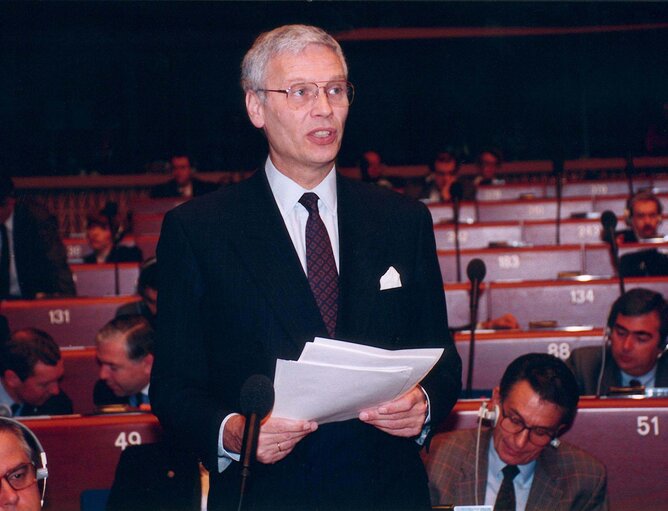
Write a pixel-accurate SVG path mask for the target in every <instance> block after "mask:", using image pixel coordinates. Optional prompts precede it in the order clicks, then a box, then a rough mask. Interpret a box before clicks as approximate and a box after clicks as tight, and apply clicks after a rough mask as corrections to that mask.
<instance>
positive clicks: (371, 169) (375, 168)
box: [360, 151, 392, 189]
mask: <svg viewBox="0 0 668 511" xmlns="http://www.w3.org/2000/svg"><path fill="white" fill-rule="evenodd" d="M360 178H361V179H362V181H364V182H365V183H373V184H376V185H378V186H382V187H383V188H390V189H391V188H392V183H391V182H390V181H389V180H388V179H387V178H386V177H385V164H384V163H383V159H382V158H381V156H380V154H379V153H378V152H376V151H365V152H364V153H363V154H362V157H361V158H360Z"/></svg>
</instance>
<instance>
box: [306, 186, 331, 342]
mask: <svg viewBox="0 0 668 511" xmlns="http://www.w3.org/2000/svg"><path fill="white" fill-rule="evenodd" d="M299 202H300V203H301V204H302V205H303V206H304V207H305V208H306V210H307V211H308V220H307V221H306V273H307V276H308V283H309V285H310V286H311V292H312V293H313V296H314V297H315V301H316V303H317V304H318V309H320V315H321V316H322V319H323V321H324V322H325V326H326V327H327V333H328V334H329V335H330V337H334V333H335V332H336V318H337V313H338V302H339V275H338V272H337V271H336V262H335V261H334V252H332V243H331V242H330V240H329V235H328V234H327V229H326V228H325V224H324V223H323V222H322V218H320V213H319V212H318V196H317V195H316V194H315V193H312V192H308V193H305V194H304V195H302V197H301V199H299Z"/></svg>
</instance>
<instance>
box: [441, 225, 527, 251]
mask: <svg viewBox="0 0 668 511" xmlns="http://www.w3.org/2000/svg"><path fill="white" fill-rule="evenodd" d="M434 236H435V238H436V248H437V249H438V250H454V248H455V226H454V225H453V224H440V225H435V226H434ZM492 241H497V242H509V241H522V226H521V225H520V224H519V223H518V222H485V223H480V224H460V225H459V247H460V248H461V249H464V248H486V247H487V246H488V245H489V243H490V242H492Z"/></svg>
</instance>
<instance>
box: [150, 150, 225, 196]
mask: <svg viewBox="0 0 668 511" xmlns="http://www.w3.org/2000/svg"><path fill="white" fill-rule="evenodd" d="M169 166H170V168H171V169H172V179H170V180H169V181H167V182H166V183H162V184H159V185H156V186H154V187H153V188H152V189H151V197H153V198H154V199H162V198H165V197H183V198H185V199H190V198H191V197H198V196H200V195H204V194H205V193H209V192H212V191H214V190H216V189H217V188H218V185H217V184H215V183H210V182H209V181H203V180H201V179H197V178H196V177H195V176H194V175H193V174H194V173H193V169H192V166H191V164H190V158H189V157H188V156H186V155H178V154H177V155H174V156H172V157H171V158H170V159H169Z"/></svg>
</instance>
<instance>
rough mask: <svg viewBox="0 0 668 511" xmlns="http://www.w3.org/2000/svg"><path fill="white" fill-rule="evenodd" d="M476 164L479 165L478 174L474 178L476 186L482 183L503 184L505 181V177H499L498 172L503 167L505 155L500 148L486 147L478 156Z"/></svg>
mask: <svg viewBox="0 0 668 511" xmlns="http://www.w3.org/2000/svg"><path fill="white" fill-rule="evenodd" d="M475 163H476V166H477V167H478V175H477V176H476V178H475V179H474V180H473V184H475V185H476V186H481V185H483V186H484V185H502V184H504V183H505V181H504V180H503V179H500V178H498V177H497V172H498V171H499V170H500V169H501V165H502V164H503V157H502V156H501V151H499V150H498V149H484V150H483V151H481V152H480V154H479V155H478V157H477V158H476V161H475Z"/></svg>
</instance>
